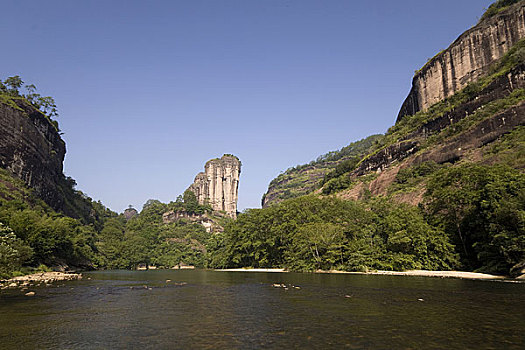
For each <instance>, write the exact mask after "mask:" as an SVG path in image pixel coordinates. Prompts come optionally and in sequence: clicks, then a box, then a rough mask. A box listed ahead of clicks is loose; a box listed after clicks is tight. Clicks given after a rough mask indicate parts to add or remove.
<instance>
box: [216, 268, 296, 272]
mask: <svg viewBox="0 0 525 350" xmlns="http://www.w3.org/2000/svg"><path fill="white" fill-rule="evenodd" d="M215 271H224V272H288V271H287V270H285V269H252V268H248V267H245V268H240V269H215Z"/></svg>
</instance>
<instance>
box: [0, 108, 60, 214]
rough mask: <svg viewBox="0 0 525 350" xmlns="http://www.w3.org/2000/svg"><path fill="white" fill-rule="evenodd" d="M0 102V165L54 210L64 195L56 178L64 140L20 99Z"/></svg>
mask: <svg viewBox="0 0 525 350" xmlns="http://www.w3.org/2000/svg"><path fill="white" fill-rule="evenodd" d="M14 102H15V103H16V106H15V105H8V104H6V103H0V167H2V168H4V169H7V170H8V171H10V172H11V173H12V174H13V175H15V176H16V177H18V178H20V179H22V180H23V181H24V182H25V183H26V184H27V185H28V186H29V187H31V188H33V189H34V190H35V191H36V193H37V195H38V196H39V197H40V198H42V199H43V200H44V201H45V202H46V203H47V204H49V205H50V206H51V207H52V208H53V209H55V210H61V209H62V208H63V205H64V199H63V197H62V196H61V194H60V191H59V181H60V180H61V179H62V178H63V177H64V176H63V174H62V164H63V161H64V156H65V154H66V144H65V143H64V141H63V140H62V138H61V137H60V134H59V132H58V130H57V128H56V127H55V126H54V125H53V124H52V123H51V121H50V120H49V119H48V118H47V117H46V116H45V115H44V114H43V113H42V112H41V111H39V110H38V109H36V108H35V107H33V106H32V105H30V104H29V103H27V102H26V101H25V100H23V99H18V100H16V99H15V100H14Z"/></svg>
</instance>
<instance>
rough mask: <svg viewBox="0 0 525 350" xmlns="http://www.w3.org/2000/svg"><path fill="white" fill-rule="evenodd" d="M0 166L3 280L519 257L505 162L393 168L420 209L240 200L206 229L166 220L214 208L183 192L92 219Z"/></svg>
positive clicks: (514, 176)
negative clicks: (64, 210) (234, 214)
mask: <svg viewBox="0 0 525 350" xmlns="http://www.w3.org/2000/svg"><path fill="white" fill-rule="evenodd" d="M0 175H2V178H1V180H2V181H0V193H1V194H2V196H0V197H1V199H0V223H2V224H1V225H0V275H1V277H2V278H5V277H9V276H12V275H13V274H21V273H27V272H31V271H33V270H35V269H38V268H45V267H42V266H41V264H44V265H46V266H51V267H57V266H60V265H62V266H64V267H77V268H84V269H86V268H97V269H133V268H136V266H137V265H138V264H141V263H145V264H150V265H156V266H158V267H166V268H169V267H173V266H175V265H177V264H181V263H182V264H190V265H194V266H196V267H208V268H227V267H250V266H251V267H284V268H288V269H290V270H293V271H314V270H318V269H322V270H331V269H337V270H345V271H368V270H374V269H382V270H406V269H429V270H448V269H464V270H474V271H479V272H487V273H498V274H509V273H510V274H511V273H512V268H513V267H514V266H516V265H517V264H519V263H520V262H523V261H525V175H524V174H522V173H520V172H519V171H517V170H514V169H512V168H510V167H507V166H502V165H494V166H489V165H473V164H467V165H461V166H435V165H432V164H423V165H422V166H420V167H416V168H414V169H413V170H411V172H410V173H409V172H407V171H405V172H401V173H400V174H399V179H398V183H399V185H400V186H405V185H406V186H411V185H413V184H412V182H411V180H410V179H411V178H412V177H415V178H416V180H417V178H418V177H421V176H425V181H426V188H427V191H426V194H425V197H424V201H423V203H421V205H419V206H411V205H408V204H399V203H395V202H394V201H392V200H391V199H390V198H388V197H382V198H371V199H368V200H365V201H345V200H342V199H338V198H336V197H334V196H325V197H322V196H316V195H309V196H302V197H299V198H294V199H291V200H287V201H284V202H282V203H280V204H279V205H275V206H272V207H269V208H265V209H249V210H247V211H245V212H244V213H241V214H240V215H239V216H238V218H237V220H236V221H233V220H231V219H227V218H224V219H222V220H223V221H222V222H221V225H222V226H223V227H224V232H223V233H209V232H207V231H206V230H205V228H204V227H203V226H202V225H201V224H200V222H198V221H194V220H192V219H191V218H187V219H184V218H182V219H179V220H177V221H176V222H167V223H166V222H164V221H163V214H164V213H166V212H168V211H170V210H173V211H177V210H179V211H184V212H186V213H193V214H195V215H208V216H210V215H212V214H211V213H210V208H209V206H201V205H199V204H198V202H197V199H196V198H195V195H194V194H193V193H192V192H186V193H185V194H184V196H181V197H179V198H178V199H177V201H175V202H171V203H168V204H165V203H161V202H160V201H157V200H149V201H148V202H147V203H146V204H145V205H144V207H143V209H142V211H141V212H140V214H138V215H136V216H135V217H133V218H131V219H129V220H126V218H125V217H124V216H123V215H116V214H115V213H112V212H110V211H107V209H105V208H103V206H101V208H103V209H104V210H100V212H99V213H97V214H96V216H97V218H98V219H97V221H96V222H95V223H89V224H85V223H83V222H82V221H81V220H78V219H72V218H70V217H66V216H64V215H62V214H58V213H56V212H54V211H53V210H52V209H50V208H49V207H48V206H47V205H46V204H45V203H43V202H42V201H41V200H39V199H37V198H36V197H34V196H33V195H32V191H31V190H29V189H27V188H25V187H24V186H23V183H21V182H20V181H19V180H15V179H11V181H14V182H11V183H10V185H6V182H7V180H6V179H8V175H7V172H5V171H2V172H1V173H0ZM2 186H4V187H2ZM13 188H15V190H13ZM6 189H10V190H9V191H6ZM6 193H9V194H10V196H11V197H10V198H6ZM96 208H97V206H94V210H98V209H96ZM94 215H95V214H94ZM214 219H215V220H219V219H218V218H214Z"/></svg>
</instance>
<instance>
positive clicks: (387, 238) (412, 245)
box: [216, 0, 525, 276]
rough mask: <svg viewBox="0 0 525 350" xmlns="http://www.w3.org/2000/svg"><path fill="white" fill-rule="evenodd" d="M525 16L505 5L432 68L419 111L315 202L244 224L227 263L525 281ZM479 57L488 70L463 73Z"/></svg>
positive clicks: (246, 217)
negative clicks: (463, 273)
mask: <svg viewBox="0 0 525 350" xmlns="http://www.w3.org/2000/svg"><path fill="white" fill-rule="evenodd" d="M524 6H525V1H520V2H517V1H514V0H500V1H498V2H496V3H495V4H493V5H492V6H491V7H490V8H489V10H488V11H487V13H486V14H485V15H484V16H483V18H482V20H481V21H480V23H479V24H478V25H477V26H476V27H475V28H473V29H471V30H469V31H467V32H466V33H465V34H463V35H462V36H460V39H458V40H457V41H456V42H455V43H454V44H453V45H451V47H450V48H449V49H447V50H445V51H444V52H441V53H440V54H438V55H437V56H436V58H435V59H433V60H431V61H430V62H429V63H428V64H427V65H425V67H423V69H422V70H421V72H420V73H421V75H420V76H418V77H417V79H415V84H414V87H413V89H412V91H411V95H410V96H409V98H413V99H414V101H416V102H417V104H416V103H413V104H412V106H411V108H412V109H409V108H407V102H405V104H403V107H402V110H401V112H400V114H399V117H398V119H397V122H396V124H395V125H394V126H393V127H391V128H390V129H389V130H388V132H387V133H386V134H385V135H383V136H382V137H380V138H378V139H377V140H376V141H377V142H375V143H374V144H373V145H372V146H371V147H370V148H369V149H368V150H367V151H365V152H364V153H363V154H362V155H361V157H360V158H359V159H358V160H357V161H356V160H355V159H349V160H347V161H345V162H344V163H341V164H339V165H338V166H336V167H335V168H334V169H333V170H332V171H331V172H330V173H326V174H325V175H324V176H323V179H322V180H320V181H319V182H318V183H319V184H320V186H321V187H320V188H319V189H318V190H316V191H315V192H314V193H313V194H311V195H303V196H299V197H298V198H293V199H288V200H284V201H282V203H279V204H278V205H272V206H270V207H267V208H263V209H257V210H251V211H248V212H246V213H244V214H241V215H240V216H239V218H238V219H237V221H236V222H235V223H233V224H232V225H231V226H230V227H226V228H225V231H224V234H225V236H224V238H223V240H222V241H221V245H218V246H219V249H218V252H217V253H216V255H217V256H220V257H221V259H217V263H216V265H218V266H230V267H237V266H246V265H248V266H259V267H287V268H290V269H296V270H309V271H311V270H315V269H342V270H349V271H367V270H369V269H392V270H404V269H421V268H424V269H465V270H471V271H478V272H488V273H498V274H507V275H510V276H519V275H524V276H525V239H524V237H525V38H524V36H525V33H524V32H523V31H522V29H521V28H522V27H523V13H524V12H523V11H524V10H523V7H524ZM487 33H489V34H487ZM490 33H492V34H490ZM502 33H504V35H503V34H502ZM465 38H470V39H469V40H471V41H472V43H471V44H469V45H466V44H465V45H463V44H462V43H464V41H463V40H464V39H465ZM483 38H485V39H483ZM487 38H489V39H487ZM498 38H499V39H502V40H503V41H505V43H503V42H502V41H499V42H498V40H499V39H498ZM503 38H507V39H503ZM496 39H498V40H496ZM465 40H466V39H465ZM487 40H489V43H488V44H487V43H486V42H485V41H487ZM507 40H510V41H511V42H512V43H513V44H508V43H507ZM491 42H492V44H490V43H491ZM458 43H459V44H458ZM462 45H463V46H462ZM462 50H463V51H462ZM494 50H495V51H497V55H496V54H495V53H494V52H495V51H494ZM470 56H472V62H478V63H479V62H481V63H480V65H479V66H471V67H470V68H472V69H471V70H470V71H468V72H467V70H465V71H462V70H461V71H460V70H456V68H454V67H452V66H454V65H458V64H459V63H460V62H461V59H462V58H463V60H465V58H466V57H470ZM489 56H490V57H489ZM458 60H459V61H458ZM451 65H452V66H451ZM439 67H441V68H439ZM440 69H441V71H440ZM458 72H461V74H463V75H461V74H460V75H457V73H458ZM465 72H466V73H465ZM438 73H439V74H438ZM454 74H456V76H457V77H458V79H459V80H457V81H455V80H454V79H456V78H455V77H454V78H453V79H452V78H451V75H454ZM454 81H455V83H454ZM451 82H452V83H451ZM449 83H451V84H452V85H448V84H449ZM421 93H423V94H421ZM420 98H421V99H420ZM343 164H344V166H343ZM285 174H286V173H285ZM319 178H320V177H319ZM296 179H297V177H296ZM274 181H275V180H274ZM297 182H298V183H297V184H295V186H297V187H299V188H301V186H303V187H306V186H308V185H309V184H308V182H307V181H304V180H303V182H302V183H301V180H300V179H299V180H298V181H297ZM270 187H272V186H270ZM305 192H312V187H310V188H309V191H305ZM221 247H224V248H221Z"/></svg>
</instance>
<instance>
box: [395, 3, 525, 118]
mask: <svg viewBox="0 0 525 350" xmlns="http://www.w3.org/2000/svg"><path fill="white" fill-rule="evenodd" d="M524 37H525V1H520V2H518V3H517V4H514V5H512V6H509V8H507V9H505V10H503V11H501V12H500V13H498V14H497V15H495V16H493V17H490V18H487V19H484V20H482V21H481V22H480V23H478V24H477V25H476V26H474V27H473V28H471V29H470V30H467V31H466V32H464V33H463V34H461V35H460V36H459V38H457V39H456V41H454V42H453V43H452V44H451V45H450V46H449V47H448V48H447V49H446V50H443V51H441V52H440V53H438V54H437V55H436V56H434V57H433V58H432V59H430V60H429V61H428V62H427V64H425V65H424V66H423V67H422V68H421V69H420V70H419V71H417V72H416V74H415V75H414V78H413V79H412V89H411V90H410V93H409V94H408V97H407V98H406V100H405V101H404V102H403V105H402V106H401V110H400V111H399V114H398V116H397V121H399V120H401V119H402V118H403V117H404V116H407V115H413V114H415V113H417V112H418V111H420V110H423V111H424V110H426V109H427V108H428V107H430V106H431V105H433V104H435V103H437V102H439V101H441V100H443V99H445V98H447V97H449V96H452V95H453V94H454V93H456V92H457V91H459V90H461V89H463V88H464V87H465V86H467V84H468V83H470V82H473V81H476V80H478V79H479V78H480V77H482V76H484V75H487V74H488V73H489V71H490V68H491V65H492V64H493V63H494V62H496V61H497V60H499V59H500V58H501V57H502V56H503V55H504V54H505V53H506V52H507V51H508V50H509V49H510V48H511V47H512V46H513V45H514V44H515V43H516V42H518V41H519V40H520V39H521V38H524Z"/></svg>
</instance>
